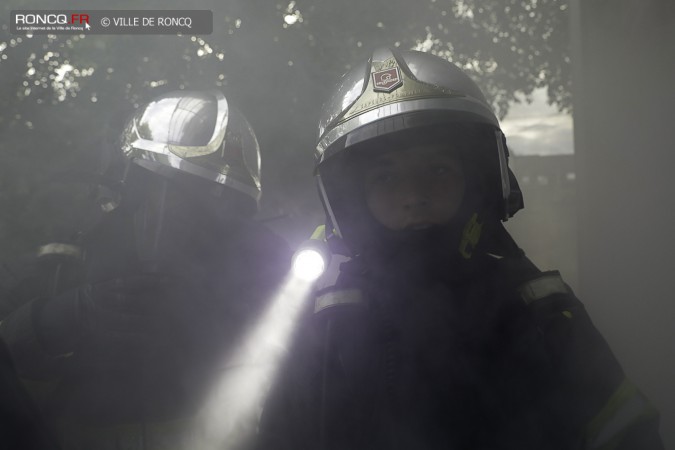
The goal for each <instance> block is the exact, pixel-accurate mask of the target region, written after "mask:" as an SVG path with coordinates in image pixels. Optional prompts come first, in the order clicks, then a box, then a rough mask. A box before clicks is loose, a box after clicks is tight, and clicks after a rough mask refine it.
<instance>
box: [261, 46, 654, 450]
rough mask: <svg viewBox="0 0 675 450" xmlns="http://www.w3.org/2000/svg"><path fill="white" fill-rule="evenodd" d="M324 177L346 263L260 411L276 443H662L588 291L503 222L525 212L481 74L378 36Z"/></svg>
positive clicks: (333, 136)
mask: <svg viewBox="0 0 675 450" xmlns="http://www.w3.org/2000/svg"><path fill="white" fill-rule="evenodd" d="M316 156H317V167H316V172H315V175H316V179H317V182H318V185H319V192H320V196H321V200H322V202H323V206H324V208H325V210H326V216H327V219H326V220H327V222H326V231H327V233H326V234H327V236H326V241H327V243H328V245H329V247H330V248H331V249H332V250H333V252H334V253H342V254H345V255H348V256H349V257H350V258H351V259H350V260H349V261H348V262H346V263H343V264H341V266H340V275H339V277H338V279H337V281H336V283H335V284H334V285H333V286H330V287H328V288H324V289H321V290H319V291H318V292H317V295H316V299H315V303H314V304H313V305H312V306H313V309H312V311H311V313H309V314H308V319H307V321H306V323H304V324H303V327H302V329H301V331H300V332H299V333H298V336H299V337H298V338H297V339H296V344H295V345H296V347H295V351H294V353H293V354H292V356H291V357H290V359H289V362H288V364H287V366H286V369H285V371H284V374H283V375H282V376H281V377H280V378H279V380H278V381H277V385H276V388H275V389H274V390H273V391H272V394H271V395H270V397H269V399H268V402H267V405H266V407H265V410H264V412H263V417H262V422H261V425H260V430H261V432H260V448H261V449H262V448H264V449H296V450H297V449H315V448H319V449H325V450H328V449H399V448H400V449H411V448H416V449H454V448H457V449H479V448H481V449H483V448H485V449H488V448H489V449H542V448H551V449H553V448H556V449H558V448H559V449H600V448H603V449H604V448H617V449H637V448H650V449H660V448H663V447H662V444H661V442H660V438H659V436H658V431H657V427H658V415H657V413H656V411H655V410H654V409H653V408H652V407H651V405H650V404H649V402H648V401H647V400H646V399H645V397H644V396H643V395H642V394H641V393H640V391H639V390H638V389H637V388H636V387H635V386H634V385H633V384H632V383H631V382H630V381H629V380H627V379H626V377H625V376H624V373H623V371H622V369H621V366H620V365H619V363H618V362H617V360H616V359H615V357H614V356H613V354H612V352H611V350H610V349H609V347H608V345H607V344H606V342H605V341H604V339H603V338H602V336H601V335H600V334H599V333H598V331H597V330H596V329H595V327H594V326H593V324H592V323H591V321H590V319H589V317H588V315H587V313H586V311H585V310H584V307H583V305H582V303H581V302H580V301H579V300H578V299H577V298H576V297H575V296H574V294H573V293H572V291H571V290H570V288H569V287H568V286H567V284H566V283H565V282H564V281H563V279H562V278H561V276H560V274H559V273H558V272H556V271H550V272H542V271H540V270H538V269H537V268H536V267H535V266H534V264H533V263H531V262H530V261H529V260H528V258H527V257H526V256H525V254H524V252H523V251H522V250H521V249H520V248H519V247H518V245H517V244H516V243H515V242H514V240H513V239H512V238H511V237H510V235H509V234H508V232H507V231H506V230H505V228H504V227H503V224H502V222H504V221H506V220H507V219H509V218H510V217H511V216H513V215H514V214H515V213H516V212H517V211H518V210H519V209H521V208H523V198H522V194H521V192H520V189H519V187H518V184H517V182H516V179H515V177H514V176H513V174H512V172H511V171H510V170H509V167H508V159H509V153H508V149H507V146H506V139H505V137H504V134H503V133H502V130H501V129H500V125H499V122H498V120H497V118H496V117H495V115H494V113H493V111H492V109H491V108H490V106H489V104H488V103H487V101H486V99H485V97H484V95H483V94H482V92H481V90H480V89H479V88H478V86H477V85H476V84H475V83H474V82H473V81H472V80H471V79H470V78H469V77H468V76H467V75H466V74H465V73H464V72H463V71H462V70H461V69H459V68H458V67H457V66H455V65H454V64H452V63H449V62H448V61H445V60H443V59H441V58H439V57H436V56H433V55H431V54H427V53H422V52H415V51H397V50H393V49H386V48H381V49H378V50H376V51H374V53H373V54H372V56H371V58H370V59H369V60H368V61H365V62H363V63H361V64H359V65H356V66H355V67H354V68H353V69H352V70H350V71H349V72H348V73H347V74H346V75H344V77H343V78H342V79H341V81H340V83H339V87H338V88H337V90H336V91H335V93H334V95H333V96H332V97H330V99H329V101H328V102H327V103H326V106H325V108H324V111H323V114H322V116H321V120H320V124H319V139H318V144H317V148H316Z"/></svg>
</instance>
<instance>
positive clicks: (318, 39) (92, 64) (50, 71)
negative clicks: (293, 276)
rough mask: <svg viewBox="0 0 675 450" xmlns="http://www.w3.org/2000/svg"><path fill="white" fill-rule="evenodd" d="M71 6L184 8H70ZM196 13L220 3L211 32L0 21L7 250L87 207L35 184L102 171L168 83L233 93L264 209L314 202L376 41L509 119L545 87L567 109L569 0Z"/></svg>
mask: <svg viewBox="0 0 675 450" xmlns="http://www.w3.org/2000/svg"><path fill="white" fill-rule="evenodd" d="M78 7H82V8H87V9H110V8H115V9H124V8H128V9H141V8H142V9H185V8H186V5H185V4H184V3H182V2H177V1H175V0H171V1H168V2H159V1H155V0H145V1H144V2H143V3H142V5H139V4H138V3H133V2H130V1H126V0H125V1H119V2H116V4H115V5H110V3H109V2H106V1H103V0H91V1H88V2H87V3H86V4H82V5H76V4H74V5H69V8H71V9H76V8H78ZM189 7H190V8H195V9H211V10H213V14H214V32H213V34H212V35H210V36H201V37H200V36H196V37H192V36H132V35H126V36H86V37H85V36H37V35H36V36H33V37H30V38H29V37H25V36H10V35H9V33H8V25H3V30H2V33H1V34H0V88H1V89H0V105H2V108H1V109H0V136H2V140H0V208H2V211H3V215H2V217H1V218H0V258H3V257H4V256H5V255H9V256H12V255H15V254H17V253H19V252H22V251H25V250H27V249H29V248H31V247H34V246H35V245H36V243H38V242H43V241H45V240H48V239H55V238H62V236H61V234H62V233H64V232H65V231H58V230H66V229H68V228H69V227H78V226H79V225H78V223H79V222H78V221H79V219H77V218H78V217H79V216H81V215H82V214H81V213H80V212H78V211H79V209H78V208H80V209H81V204H77V205H74V204H73V200H72V199H73V198H78V199H79V198H82V199H84V198H86V191H87V188H86V186H82V188H81V193H80V194H74V193H72V192H70V193H69V194H67V195H66V194H64V195H62V196H61V197H59V196H58V195H52V196H51V197H50V198H51V200H49V201H47V200H45V199H44V196H41V195H38V193H39V192H42V191H45V190H46V191H51V190H54V189H57V188H55V187H54V186H56V185H55V184H54V183H56V184H59V182H54V181H49V180H51V179H52V178H53V174H54V173H57V172H59V171H63V170H66V169H68V168H72V167H75V168H78V169H82V170H89V171H97V170H100V166H101V161H102V160H103V159H104V158H103V157H104V156H105V154H106V151H109V150H110V149H113V148H114V147H115V140H116V138H117V136H118V134H119V132H120V130H121V129H122V126H123V123H124V120H125V118H126V117H127V116H128V115H129V113H130V112H131V111H133V109H134V108H136V107H138V105H139V104H141V103H143V102H145V101H147V100H149V99H150V98H152V97H154V96H156V95H158V94H161V93H163V92H167V91H170V90H175V89H204V88H216V89H221V90H223V91H224V92H225V94H226V95H228V97H229V98H230V99H232V100H234V102H235V103H236V104H237V105H238V106H239V108H240V109H241V110H242V111H243V112H244V114H245V115H246V116H247V117H248V118H249V120H250V121H251V123H252V125H253V127H254V128H255V129H256V132H257V134H258V137H259V140H260V143H261V148H262V151H263V158H264V160H263V180H264V183H265V186H264V189H265V192H266V198H265V203H264V206H265V208H266V209H268V210H269V211H271V212H272V213H276V212H280V211H283V212H287V213H288V212H290V213H291V214H306V213H307V212H308V210H311V209H312V208H315V207H316V205H317V204H316V201H315V200H314V198H315V191H314V189H313V187H312V186H311V183H312V180H311V165H312V148H313V143H314V139H315V127H316V124H315V122H316V117H317V116H318V113H319V110H320V107H321V104H322V102H323V101H324V99H325V98H326V97H327V96H328V95H329V93H330V90H331V88H332V86H333V85H334V84H335V83H336V82H337V80H338V79H339V76H340V75H341V74H342V73H343V72H345V71H346V70H348V69H349V67H350V64H354V63H355V62H358V61H360V60H362V59H365V58H367V57H368V55H369V53H370V51H371V50H372V49H373V48H374V47H376V46H379V45H393V46H397V47H399V48H404V49H410V48H415V49H420V50H425V51H430V52H432V53H435V54H438V55H440V56H442V57H444V58H447V59H449V60H451V61H453V62H455V63H456V64H459V65H460V66H462V67H464V68H465V69H466V70H467V71H468V72H469V73H470V74H471V75H472V76H473V77H474V78H475V79H476V81H477V82H478V83H479V84H480V85H481V87H482V88H483V89H484V91H485V92H486V94H487V96H488V98H489V99H490V100H491V101H492V103H493V104H494V106H495V109H496V111H497V112H498V114H499V115H500V116H502V117H503V116H504V114H505V113H506V112H507V110H508V105H509V103H511V102H513V101H517V97H516V96H524V97H525V98H528V96H529V95H530V94H531V93H532V91H533V90H534V89H535V88H538V87H542V86H547V87H548V92H549V100H550V101H551V102H552V103H555V104H557V105H558V107H559V108H560V109H563V110H569V109H570V107H571V102H570V78H571V76H570V60H569V42H568V40H569V39H568V14H567V13H568V11H567V2H566V1H565V0H499V1H498V0H482V1H479V0H459V1H449V0H421V1H417V2H411V1H402V0H386V1H385V0H371V1H367V2H363V1H358V0H348V1H342V2H337V1H334V0H297V1H290V2H283V3H276V4H275V3H268V2H256V1H250V0H233V1H227V2H219V1H216V0H206V1H200V2H192V3H191V4H190V5H189ZM31 8H34V9H37V8H44V5H33V4H30V2H26V1H19V0H10V1H9V2H8V3H6V4H5V5H4V6H3V7H2V8H1V9H0V11H2V14H4V15H5V17H9V14H10V11H11V10H14V9H31ZM69 189H70V188H69ZM57 190H58V189H57ZM52 197H55V198H52ZM36 199H41V200H36ZM59 199H60V200H59ZM83 201H84V200H83ZM45 202H46V203H49V205H46V204H45ZM80 222H81V221H80Z"/></svg>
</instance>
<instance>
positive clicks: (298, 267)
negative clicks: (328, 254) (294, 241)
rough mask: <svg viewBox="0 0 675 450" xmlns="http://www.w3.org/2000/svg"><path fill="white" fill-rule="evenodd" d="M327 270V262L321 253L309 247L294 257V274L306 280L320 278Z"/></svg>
mask: <svg viewBox="0 0 675 450" xmlns="http://www.w3.org/2000/svg"><path fill="white" fill-rule="evenodd" d="M324 270H326V262H325V261H324V259H323V256H322V255H321V253H319V252H318V251H317V250H314V249H311V248H308V249H304V250H301V251H300V252H299V253H298V254H297V255H295V258H293V274H294V275H295V276H296V277H298V278H300V279H301V280H305V281H314V280H316V279H318V278H319V277H320V276H321V275H322V274H323V272H324Z"/></svg>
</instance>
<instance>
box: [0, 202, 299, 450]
mask: <svg viewBox="0 0 675 450" xmlns="http://www.w3.org/2000/svg"><path fill="white" fill-rule="evenodd" d="M172 214H177V215H178V216H177V217H171V216H167V217H165V223H164V224H163V225H162V227H163V228H162V230H163V232H164V234H163V235H162V238H161V239H158V241H159V244H158V249H156V250H157V251H158V252H159V253H158V254H157V255H156V256H157V260H158V261H159V262H160V263H161V267H160V268H159V270H158V271H156V272H155V273H148V272H147V271H146V270H145V269H143V268H142V267H141V266H140V263H139V257H138V255H139V246H140V245H145V244H148V245H150V244H153V243H152V242H148V241H144V242H140V243H139V242H138V241H139V239H142V238H143V236H139V235H138V233H137V232H136V231H135V228H134V227H135V226H137V225H138V224H137V221H138V217H136V218H134V216H133V215H131V214H127V213H125V212H124V211H120V212H117V211H114V212H112V213H111V214H110V216H109V217H107V219H106V220H104V221H103V222H102V223H100V224H99V226H98V227H97V228H96V229H95V230H93V231H92V232H91V233H89V235H88V236H87V237H86V242H85V248H86V252H87V253H86V273H85V275H84V280H83V281H81V283H80V284H79V285H77V286H70V287H66V288H64V289H61V292H59V293H57V294H55V295H46V294H45V293H44V292H41V293H40V292H38V293H35V295H33V296H32V298H31V296H26V292H29V291H30V289H29V287H26V286H23V288H22V289H18V290H15V292H20V293H21V294H22V296H23V298H19V299H16V298H15V299H14V305H15V309H14V311H13V312H12V313H10V314H9V315H7V316H6V317H4V319H3V320H2V324H1V325H0V331H1V332H2V336H3V338H4V339H5V340H6V342H7V344H8V347H9V348H10V350H11V353H12V356H13V358H14V361H15V363H16V367H17V371H18V372H19V373H20V375H21V376H22V377H23V378H24V379H27V380H28V382H29V384H30V386H31V388H32V392H33V395H34V397H35V398H36V400H37V402H38V404H39V406H40V408H41V410H42V412H43V414H44V416H45V418H46V420H47V422H48V423H49V424H50V425H52V426H53V427H54V428H55V429H58V433H59V435H60V436H61V442H62V445H63V448H65V449H76V448H77V449H80V448H81V449H83V450H85V449H86V450H96V449H98V448H105V449H117V448H120V449H125V450H128V449H131V450H136V449H139V450H140V449H144V450H145V449H151V450H164V449H169V448H170V449H189V448H192V445H191V444H190V443H183V444H181V443H180V442H179V441H180V439H183V437H184V436H181V433H182V432H183V431H185V429H188V426H187V425H186V426H184V427H183V426H182V425H181V421H182V420H184V419H186V418H190V417H191V415H192V414H193V413H195V412H196V411H197V410H198V409H199V407H200V405H201V404H202V402H203V401H204V399H205V397H207V396H208V395H209V388H210V387H211V386H212V384H213V382H214V381H215V377H217V376H218V375H219V374H222V373H223V371H225V370H226V367H225V365H226V363H227V356H228V354H229V352H231V351H232V350H233V348H232V347H233V346H234V344H235V343H236V342H238V339H239V337H240V336H241V335H242V334H243V333H245V331H246V329H247V327H248V325H250V324H251V323H252V322H253V321H254V320H255V319H256V318H257V316H258V315H259V314H260V313H261V311H262V310H263V309H264V307H265V305H266V303H267V302H268V301H269V300H270V297H271V295H272V294H273V293H274V290H275V289H276V287H277V285H278V284H279V283H280V281H281V280H282V278H283V276H284V275H285V271H286V270H287V264H288V262H289V261H290V252H289V249H288V247H287V245H286V243H285V242H284V241H283V240H282V239H281V238H280V237H278V236H277V235H275V234H273V233H272V232H271V231H269V230H268V229H266V228H265V227H263V226H262V225H260V224H257V223H255V222H253V221H250V220H244V219H229V220H221V219H218V218H216V217H214V216H211V215H208V214H206V213H204V212H203V211H202V210H200V209H199V208H197V207H195V208H193V209H190V210H188V211H185V212H184V213H181V214H178V213H176V212H175V211H174V212H172ZM155 244H156V243H155ZM32 283H33V284H35V285H40V284H41V283H37V282H33V281H31V280H29V282H28V283H27V284H32ZM24 284H26V283H24ZM165 424H168V425H166V426H164V425H165ZM92 430H93V431H92Z"/></svg>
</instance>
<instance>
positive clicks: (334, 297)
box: [314, 289, 363, 313]
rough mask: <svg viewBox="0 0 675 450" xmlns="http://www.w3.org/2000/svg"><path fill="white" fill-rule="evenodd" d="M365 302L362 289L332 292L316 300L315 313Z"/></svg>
mask: <svg viewBox="0 0 675 450" xmlns="http://www.w3.org/2000/svg"><path fill="white" fill-rule="evenodd" d="M362 301H363V293H362V292H361V290H360V289H344V290H340V291H330V292H327V293H325V294H323V295H320V296H319V297H317V298H316V303H315V304H314V312H315V313H318V312H319V311H322V310H324V309H326V308H330V307H333V306H338V305H345V304H358V303H361V302H362Z"/></svg>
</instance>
